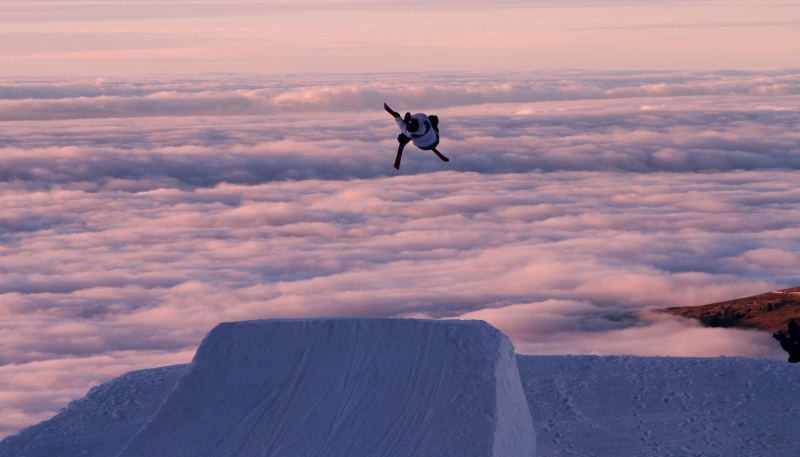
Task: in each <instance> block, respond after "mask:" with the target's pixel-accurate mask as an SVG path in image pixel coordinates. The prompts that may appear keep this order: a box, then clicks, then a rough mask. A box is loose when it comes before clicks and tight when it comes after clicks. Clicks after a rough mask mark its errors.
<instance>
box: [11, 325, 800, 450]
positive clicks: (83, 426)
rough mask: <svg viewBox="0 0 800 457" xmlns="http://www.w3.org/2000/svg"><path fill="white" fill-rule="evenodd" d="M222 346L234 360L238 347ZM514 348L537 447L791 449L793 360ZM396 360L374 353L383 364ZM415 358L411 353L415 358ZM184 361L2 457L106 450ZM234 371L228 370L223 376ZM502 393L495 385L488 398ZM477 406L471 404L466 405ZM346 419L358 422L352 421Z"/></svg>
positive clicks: (95, 397) (798, 386)
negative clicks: (536, 352)
mask: <svg viewBox="0 0 800 457" xmlns="http://www.w3.org/2000/svg"><path fill="white" fill-rule="evenodd" d="M414 335H416V336H419V332H410V333H408V334H403V335H402V338H401V342H400V343H398V344H401V345H403V344H406V342H404V341H402V340H405V339H409V338H413V337H415V336H414ZM389 336H391V335H380V336H379V337H377V339H376V340H375V341H374V342H373V343H374V344H375V345H380V344H385V343H386V341H387V338H388V337H389ZM323 339H324V338H323ZM324 340H325V341H326V342H329V343H333V340H327V339H324ZM265 350H266V349H265ZM298 350H303V349H298ZM376 355H378V354H376ZM232 356H233V357H234V358H241V357H243V354H241V353H239V354H237V353H234V354H232ZM430 357H431V356H430V354H429V355H428V359H430ZM516 358H517V365H518V366H519V373H520V375H521V379H522V385H523V387H524V392H525V396H526V398H527V406H528V407H529V408H530V412H531V414H532V416H533V421H534V426H535V428H536V431H537V433H538V455H539V456H545V457H550V456H607V457H618V456H622V455H635V456H645V457H647V456H659V457H661V456H667V457H668V456H699V455H702V456H704V457H714V456H720V457H722V456H737V457H739V456H764V455H769V456H771V457H789V456H792V457H796V456H797V455H799V454H798V451H797V449H798V444H797V443H798V442H800V366H798V365H793V364H789V363H786V362H781V361H774V360H758V359H744V358H725V357H720V358H671V357H661V358H659V357H629V356H625V357H612V356H606V357H597V356H527V355H517V357H516ZM406 359H407V358H406V357H401V358H400V359H394V358H390V359H380V360H378V359H375V360H377V364H378V365H381V366H385V365H390V364H392V363H395V362H397V363H400V362H402V361H403V360H406ZM425 360H426V359H425V358H424V357H418V358H417V360H415V363H414V365H413V366H415V367H416V366H417V365H420V364H424V362H425ZM395 364H396V363H395ZM502 367H505V369H509V370H510V369H511V368H510V367H511V365H510V364H507V363H504V364H498V365H497V366H496V368H495V377H496V378H499V379H503V378H504V377H503V376H502V375H500V376H498V374H497V372H498V371H502V369H503V368H502ZM320 368H321V367H320ZM186 369H187V368H186V366H180V367H169V368H159V369H154V370H145V371H139V372H133V373H129V374H126V375H124V376H122V377H120V378H117V379H115V380H112V381H110V382H108V383H106V384H104V385H102V386H99V387H97V388H94V389H92V391H90V393H89V395H87V397H86V398H84V399H82V400H78V401H75V402H72V403H71V404H70V406H69V407H68V408H67V410H66V411H64V412H62V413H61V414H59V415H57V416H56V417H54V418H53V419H51V420H49V421H45V422H42V423H41V424H38V425H36V426H34V427H31V428H29V429H27V430H24V431H23V432H22V433H20V434H19V435H17V436H15V437H9V438H6V439H5V440H4V441H2V442H0V456H3V457H45V456H47V457H50V456H59V457H78V456H85V457H108V456H113V455H115V454H114V453H113V452H109V451H108V450H111V449H119V448H121V447H122V446H123V445H124V444H125V443H127V442H128V441H129V440H130V438H131V437H132V436H133V434H134V433H135V432H136V430H137V429H138V428H139V427H140V426H141V424H142V423H144V420H145V416H147V414H148V412H149V414H153V412H154V411H155V410H156V409H157V407H158V405H160V404H161V403H162V402H163V400H164V398H166V397H167V394H168V393H169V391H170V390H171V388H172V387H173V386H174V385H175V382H176V380H177V378H178V377H179V376H180V375H181V374H182V373H183V372H184V371H185V370H186ZM331 369H333V367H331ZM512 371H513V370H512ZM298 373H299V372H298ZM340 373H341V379H338V380H337V382H336V383H335V384H337V385H339V386H340V387H342V386H341V385H342V383H346V382H349V379H351V378H353V377H354V376H356V373H354V372H353V371H352V370H350V371H347V372H340ZM480 373H482V374H481V376H482V377H485V376H488V375H489V374H488V372H487V371H486V370H483V371H481V372H480ZM234 375H235V373H233V372H230V373H229V375H228V377H233V376H234ZM508 378H509V379H512V378H513V376H509V377H508ZM307 381H308V380H304V381H303V382H307ZM422 387H424V386H422V385H420V384H417V385H416V386H415V388H417V389H420V388H422ZM330 388H331V389H334V387H333V386H330ZM510 391H511V390H508V391H506V392H510ZM403 394H406V392H405V391H403ZM409 395H411V393H410V392H409ZM506 395H507V394H506V393H504V391H503V389H502V386H500V391H499V392H498V397H504V396H506ZM219 400H220V398H216V400H215V401H219ZM283 400H285V398H284V399H283ZM334 400H335V399H332V400H331V401H334ZM352 400H353V399H351V401H352ZM319 401H322V399H320V400H319ZM500 401H504V402H505V401H511V398H507V399H506V400H502V399H501V400H500ZM204 402H207V401H205V400H204ZM196 403H201V402H200V401H197V402H196ZM480 404H481V403H480V402H475V407H476V408H477V407H479V406H480ZM520 404H522V402H520ZM132 405H136V406H135V407H134V406H132ZM198 406H199V407H201V406H202V405H198ZM254 406H256V407H258V405H254ZM512 411H513V410H512ZM382 414H385V415H386V418H384V419H387V418H388V421H389V422H391V421H395V423H396V425H397V426H398V427H403V426H413V424H410V423H409V421H407V418H408V415H407V413H405V414H404V413H403V412H402V411H390V412H384V413H382ZM512 416H513V415H508V414H499V415H498V421H501V422H502V421H509V420H510V421H513V420H514V419H513V417H512ZM456 417H458V416H456ZM404 420H406V421H405V422H403V421H404ZM445 420H446V421H451V420H453V418H452V417H451V418H446V419H445ZM137 424H138V425H137ZM343 426H344V425H343ZM351 426H352V427H356V426H359V427H362V426H363V424H361V423H359V422H357V421H353V422H352V424H351ZM353 431H358V429H353ZM520 432H522V431H521V430H520V431H517V432H511V433H510V434H508V435H505V436H509V435H511V436H513V433H520ZM529 436H531V437H532V436H533V434H532V433H531V434H530V435H529ZM501 441H502V440H499V441H498V440H496V441H495V443H499V442H501ZM73 443H75V445H73ZM78 444H80V445H78ZM457 449H458V448H457V447H456V448H454V454H455V453H456V452H455V451H456V450H457ZM82 450H86V453H82V452H81V451H82ZM162 455H169V454H166V453H165V454H162ZM487 455H488V454H487Z"/></svg>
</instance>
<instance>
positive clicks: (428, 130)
mask: <svg viewBox="0 0 800 457" xmlns="http://www.w3.org/2000/svg"><path fill="white" fill-rule="evenodd" d="M383 109H385V110H386V112H388V113H389V114H391V115H392V116H393V117H394V120H395V121H396V122H397V125H398V126H399V127H400V130H401V131H402V133H401V134H400V135H399V136H398V137H397V141H398V142H399V143H400V146H399V147H398V148H397V157H396V158H395V159H394V167H395V168H396V169H398V170H399V169H400V159H401V158H402V157H403V148H405V147H406V145H407V144H408V143H409V142H413V143H414V146H416V147H418V148H420V149H422V150H423V151H433V153H434V154H436V155H437V156H438V157H439V158H440V159H442V160H444V161H445V162H449V161H450V159H448V158H447V157H445V156H443V155H442V153H441V152H439V151H437V150H436V146H438V145H439V118H438V117H437V116H434V115H431V116H427V115H425V114H422V113H417V114H413V115H412V114H411V113H406V115H405V116H403V117H400V113H398V112H396V111H393V110H392V109H391V108H389V105H387V104H386V103H384V104H383Z"/></svg>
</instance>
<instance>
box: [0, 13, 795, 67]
mask: <svg viewBox="0 0 800 457" xmlns="http://www.w3.org/2000/svg"><path fill="white" fill-rule="evenodd" d="M399 4H401V3H399V2H389V1H383V0H379V1H366V0H362V1H300V2H275V1H260V2H253V1H250V2H248V1H239V2H237V1H233V2H226V1H220V0H211V1H182V0H177V1H174V0H173V1H168V2H132V1H115V0H95V1H72V0H63V1H45V2H40V1H32V2H20V1H2V2H0V74H2V75H6V76H10V75H41V76H63V75H74V74H79V75H121V74H142V73H192V72H252V73H260V74H264V73H292V72H344V73H349V72H386V71H495V70H513V71H529V70H548V69H564V68H580V69H593V70H643V69H662V70H664V69H694V70H712V69H713V70H716V69H723V68H724V69H751V68H766V67H798V66H800V47H798V46H797V43H800V2H797V1H784V2H770V3H769V4H765V3H764V2H761V1H756V0H748V1H728V0H720V1H675V0H671V1H646V2H638V1H637V2H634V1H624V0H616V1H613V0H606V1H591V2H590V1H588V0H586V1H584V0H573V1H564V2H550V1H541V0H539V1H536V0H531V1H508V0H506V1H500V2H485V3H484V2H481V3H479V2H475V1H462V2H455V1H447V0H440V1H432V2H427V5H428V6H427V7H425V8H422V9H421V10H420V11H416V10H418V9H419V7H414V10H415V11H410V9H409V8H406V7H401V6H397V5H399Z"/></svg>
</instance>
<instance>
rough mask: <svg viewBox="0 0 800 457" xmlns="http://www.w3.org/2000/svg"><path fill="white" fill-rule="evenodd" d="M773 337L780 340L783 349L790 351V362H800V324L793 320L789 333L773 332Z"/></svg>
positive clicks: (790, 323)
mask: <svg viewBox="0 0 800 457" xmlns="http://www.w3.org/2000/svg"><path fill="white" fill-rule="evenodd" d="M772 337H773V338H775V339H776V340H778V341H780V343H781V347H782V348H783V350H784V351H786V352H788V353H789V362H791V363H797V362H800V324H798V323H797V322H795V321H791V322H789V330H788V332H787V333H784V332H778V333H773V334H772Z"/></svg>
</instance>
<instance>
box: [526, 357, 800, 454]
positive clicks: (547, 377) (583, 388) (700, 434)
mask: <svg viewBox="0 0 800 457" xmlns="http://www.w3.org/2000/svg"><path fill="white" fill-rule="evenodd" d="M517 364H518V366H519V370H520V375H521V376H522V382H523V385H524V387H525V395H526V396H527V398H528V404H529V405H530V408H531V413H532V414H533V417H534V424H535V426H536V431H537V433H538V440H537V441H538V449H539V456H540V457H550V456H581V457H586V456H608V457H612V456H614V457H616V456H637V457H647V456H652V457H667V456H681V457H683V456H704V457H709V456H720V457H722V456H736V457H744V456H753V457H762V456H770V457H797V456H798V455H800V366H798V365H794V364H789V363H786V362H781V361H775V360H763V359H747V358H740V357H719V358H675V357H630V356H625V357H618V356H614V357H611V356H605V357H597V356H517Z"/></svg>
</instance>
